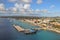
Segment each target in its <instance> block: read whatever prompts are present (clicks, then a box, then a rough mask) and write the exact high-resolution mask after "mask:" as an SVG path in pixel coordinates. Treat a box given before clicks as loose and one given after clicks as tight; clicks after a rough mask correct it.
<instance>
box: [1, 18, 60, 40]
mask: <svg viewBox="0 0 60 40" xmlns="http://www.w3.org/2000/svg"><path fill="white" fill-rule="evenodd" d="M0 22H2V23H0V40H60V34H58V33H55V32H52V31H48V30H40V31H38V32H37V33H36V34H33V35H25V34H24V33H21V32H18V31H17V30H16V29H15V28H14V27H13V25H12V22H10V21H9V20H8V19H4V18H0ZM15 22H17V21H15ZM19 24H20V22H19ZM25 27H27V28H28V26H25ZM30 27H31V26H30Z"/></svg>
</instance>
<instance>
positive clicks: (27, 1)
mask: <svg viewBox="0 0 60 40" xmlns="http://www.w3.org/2000/svg"><path fill="white" fill-rule="evenodd" d="M9 2H15V3H31V2H32V0H9Z"/></svg>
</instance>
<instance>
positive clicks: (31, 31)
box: [24, 29, 37, 34]
mask: <svg viewBox="0 0 60 40" xmlns="http://www.w3.org/2000/svg"><path fill="white" fill-rule="evenodd" d="M36 32H37V30H35V29H28V30H24V33H25V34H35V33H36Z"/></svg>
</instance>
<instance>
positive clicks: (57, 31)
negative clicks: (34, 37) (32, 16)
mask: <svg viewBox="0 0 60 40" xmlns="http://www.w3.org/2000/svg"><path fill="white" fill-rule="evenodd" d="M21 21H23V22H28V23H30V24H32V25H35V26H39V27H41V26H42V25H38V24H35V23H33V22H29V21H24V20H21ZM41 29H44V30H50V31H53V32H56V33H59V34H60V31H59V30H56V29H53V28H52V29H49V28H43V27H42V28H41Z"/></svg>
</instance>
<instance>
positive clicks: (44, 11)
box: [41, 9, 49, 13]
mask: <svg viewBox="0 0 60 40" xmlns="http://www.w3.org/2000/svg"><path fill="white" fill-rule="evenodd" d="M41 13H49V11H48V10H47V9H43V10H41Z"/></svg>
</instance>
